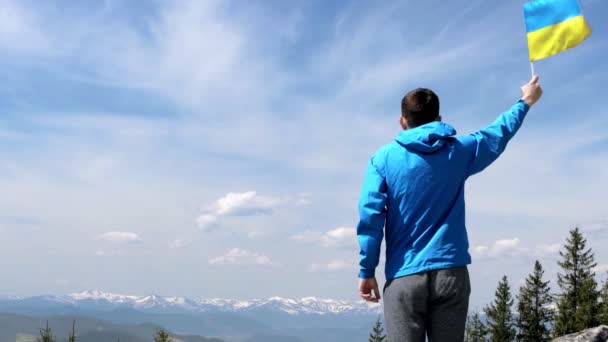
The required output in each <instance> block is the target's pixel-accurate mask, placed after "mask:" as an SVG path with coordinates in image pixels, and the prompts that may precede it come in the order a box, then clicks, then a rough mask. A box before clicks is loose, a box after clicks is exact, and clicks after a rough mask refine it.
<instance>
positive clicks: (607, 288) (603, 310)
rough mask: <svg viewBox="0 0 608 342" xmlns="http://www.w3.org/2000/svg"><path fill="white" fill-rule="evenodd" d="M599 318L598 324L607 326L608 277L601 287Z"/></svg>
mask: <svg viewBox="0 0 608 342" xmlns="http://www.w3.org/2000/svg"><path fill="white" fill-rule="evenodd" d="M600 300H601V303H600V305H601V306H600V316H599V323H600V324H603V325H608V277H607V278H606V280H604V286H602V291H601V292H600Z"/></svg>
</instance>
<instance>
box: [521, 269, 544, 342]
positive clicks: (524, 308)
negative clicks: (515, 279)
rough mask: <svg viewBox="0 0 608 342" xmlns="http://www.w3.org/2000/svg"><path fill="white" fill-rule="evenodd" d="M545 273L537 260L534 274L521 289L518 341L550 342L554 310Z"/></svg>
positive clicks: (529, 276)
mask: <svg viewBox="0 0 608 342" xmlns="http://www.w3.org/2000/svg"><path fill="white" fill-rule="evenodd" d="M544 273H545V271H544V270H543V268H542V265H541V264H540V262H539V261H538V260H537V261H536V262H535V263H534V272H533V273H532V274H530V275H528V277H527V278H526V281H525V284H524V285H523V286H521V287H520V289H519V296H518V299H519V301H518V303H517V311H518V314H519V316H518V319H517V327H518V334H517V340H518V341H522V342H537V341H541V342H542V341H548V340H550V331H549V328H548V326H549V324H550V322H551V320H552V316H553V313H552V310H551V309H550V308H549V305H550V304H551V303H552V300H553V299H552V297H551V294H550V293H549V292H550V291H551V289H550V288H549V281H543V274H544Z"/></svg>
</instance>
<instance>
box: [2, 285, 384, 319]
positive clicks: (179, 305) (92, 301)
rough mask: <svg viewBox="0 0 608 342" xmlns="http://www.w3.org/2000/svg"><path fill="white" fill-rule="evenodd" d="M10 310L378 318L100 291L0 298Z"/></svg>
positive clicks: (345, 305) (300, 305)
mask: <svg viewBox="0 0 608 342" xmlns="http://www.w3.org/2000/svg"><path fill="white" fill-rule="evenodd" d="M2 302H4V303H3V304H4V305H7V304H10V305H11V306H22V305H28V306H39V307H48V306H53V307H55V306H67V307H72V308H77V309H83V310H104V311H107V310H113V309H118V308H129V309H134V310H138V311H143V312H154V313H204V312H235V313H239V312H242V313H252V312H257V311H265V312H280V313H287V314H289V315H301V314H309V315H328V314H378V313H379V312H380V310H381V308H380V306H379V305H378V304H368V303H365V302H364V301H341V300H333V299H320V298H316V297H305V298H301V299H296V298H282V297H272V298H268V299H252V300H234V299H221V298H201V299H189V298H184V297H169V296H158V295H147V296H137V295H122V294H114V293H107V292H103V291H99V290H89V291H84V292H78V293H71V294H68V295H61V296H52V295H46V296H37V297H28V298H10V299H9V298H3V299H0V304H2Z"/></svg>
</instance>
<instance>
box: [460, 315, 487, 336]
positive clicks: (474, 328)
mask: <svg viewBox="0 0 608 342" xmlns="http://www.w3.org/2000/svg"><path fill="white" fill-rule="evenodd" d="M487 335H488V329H487V328H486V326H485V325H484V324H483V322H482V321H481V320H480V319H479V314H478V313H477V312H474V313H473V314H472V315H470V316H469V317H468V318H467V325H466V327H465V334H464V342H486V341H487V339H486V336H487Z"/></svg>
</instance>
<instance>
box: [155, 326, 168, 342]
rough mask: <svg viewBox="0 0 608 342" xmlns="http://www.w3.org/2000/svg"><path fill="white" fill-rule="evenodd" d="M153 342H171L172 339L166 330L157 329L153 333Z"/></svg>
mask: <svg viewBox="0 0 608 342" xmlns="http://www.w3.org/2000/svg"><path fill="white" fill-rule="evenodd" d="M154 342H173V339H172V338H171V335H169V332H168V331H167V330H165V329H158V330H157V331H156V334H155V335H154Z"/></svg>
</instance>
